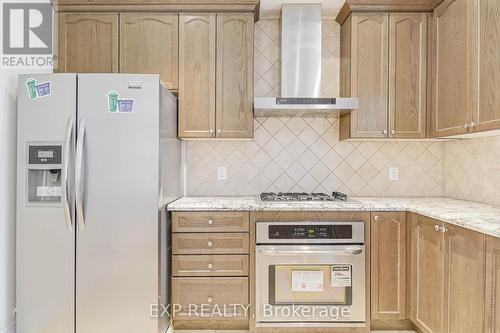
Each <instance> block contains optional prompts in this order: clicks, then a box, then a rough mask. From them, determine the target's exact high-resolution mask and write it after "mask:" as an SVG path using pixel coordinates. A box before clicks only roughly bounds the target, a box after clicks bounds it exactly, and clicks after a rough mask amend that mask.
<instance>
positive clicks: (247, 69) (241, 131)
mask: <svg viewBox="0 0 500 333" xmlns="http://www.w3.org/2000/svg"><path fill="white" fill-rule="evenodd" d="M253 20H254V17H253V14H251V13H248V14H247V13H240V14H236V13H219V14H217V98H216V110H217V112H216V122H217V126H216V127H217V137H221V138H252V137H253Z"/></svg>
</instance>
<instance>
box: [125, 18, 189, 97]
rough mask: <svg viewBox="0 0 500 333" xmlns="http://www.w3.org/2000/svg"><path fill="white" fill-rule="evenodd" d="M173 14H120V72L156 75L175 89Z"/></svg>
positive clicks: (170, 87) (176, 77) (174, 20)
mask: <svg viewBox="0 0 500 333" xmlns="http://www.w3.org/2000/svg"><path fill="white" fill-rule="evenodd" d="M178 26H179V19H178V14H177V13H174V14H172V13H123V14H120V72H121V73H143V74H150V73H151V74H157V73H158V74H160V79H161V80H162V81H163V82H164V83H165V85H166V86H167V88H168V89H178V76H179V71H178V50H179V46H178V34H179V29H178Z"/></svg>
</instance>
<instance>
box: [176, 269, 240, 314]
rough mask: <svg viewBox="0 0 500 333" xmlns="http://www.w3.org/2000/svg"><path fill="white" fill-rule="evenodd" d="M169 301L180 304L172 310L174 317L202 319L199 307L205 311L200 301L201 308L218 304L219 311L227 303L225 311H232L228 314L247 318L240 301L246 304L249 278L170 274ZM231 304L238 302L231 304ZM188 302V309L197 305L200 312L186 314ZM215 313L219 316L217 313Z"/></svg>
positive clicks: (187, 312)
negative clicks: (170, 296)
mask: <svg viewBox="0 0 500 333" xmlns="http://www.w3.org/2000/svg"><path fill="white" fill-rule="evenodd" d="M172 303H173V304H179V305H180V307H181V310H180V311H175V312H174V319H184V320H185V319H191V320H196V319H202V318H201V314H202V311H206V310H201V307H202V305H203V308H204V309H213V307H214V306H215V305H217V306H219V308H220V309H221V311H223V309H224V305H226V309H227V311H228V313H227V314H228V315H231V318H235V319H238V318H239V319H242V318H246V317H247V314H246V313H245V311H244V309H243V307H242V306H241V305H243V306H246V305H248V278H246V277H217V278H172ZM232 304H236V305H237V306H236V307H233V306H232ZM190 305H191V310H193V309H194V306H195V305H196V306H197V310H198V312H197V313H198V315H199V316H197V315H196V313H195V312H194V311H191V315H189V308H190ZM234 312H236V317H234ZM217 314H218V312H217ZM209 315H211V311H210V312H209ZM215 317H218V318H221V316H217V315H215ZM223 318H224V316H223Z"/></svg>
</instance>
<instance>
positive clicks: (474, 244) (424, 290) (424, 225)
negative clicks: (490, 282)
mask: <svg viewBox="0 0 500 333" xmlns="http://www.w3.org/2000/svg"><path fill="white" fill-rule="evenodd" d="M410 216H411V217H410V242H411V244H410V251H411V260H410V276H411V279H410V281H411V282H410V318H411V320H412V321H413V323H414V324H415V325H416V326H417V327H418V328H419V329H420V330H421V331H422V332H424V333H470V332H474V333H481V332H483V329H484V314H485V313H484V300H485V298H484V286H485V271H486V264H485V236H484V235H483V234H480V233H477V232H474V231H470V230H467V229H464V228H461V227H458V226H454V225H449V224H447V223H442V222H440V221H437V220H434V219H430V218H427V217H422V216H420V215H416V214H410Z"/></svg>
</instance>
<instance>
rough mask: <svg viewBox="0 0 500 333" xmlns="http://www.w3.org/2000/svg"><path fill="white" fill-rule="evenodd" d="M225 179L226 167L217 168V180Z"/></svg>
mask: <svg viewBox="0 0 500 333" xmlns="http://www.w3.org/2000/svg"><path fill="white" fill-rule="evenodd" d="M226 179H227V170H226V167H218V168H217V180H226Z"/></svg>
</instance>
